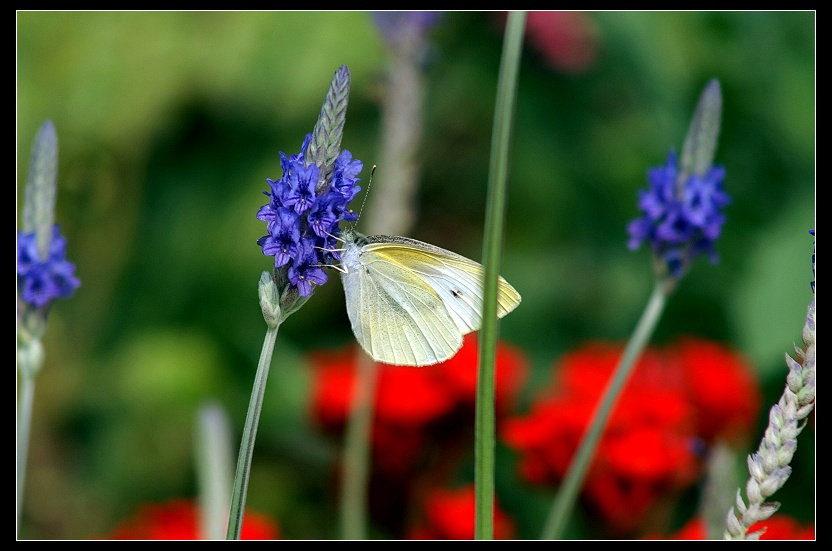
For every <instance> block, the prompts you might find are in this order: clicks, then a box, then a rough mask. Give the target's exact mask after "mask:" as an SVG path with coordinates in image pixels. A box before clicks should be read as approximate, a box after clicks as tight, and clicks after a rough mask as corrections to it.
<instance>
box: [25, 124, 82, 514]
mask: <svg viewBox="0 0 832 551" xmlns="http://www.w3.org/2000/svg"><path fill="white" fill-rule="evenodd" d="M57 183H58V134H57V132H56V131H55V125H54V124H52V121H46V122H45V123H43V125H42V126H41V128H40V130H39V131H38V134H37V136H36V137H35V141H34V144H33V146H32V159H31V164H30V166H29V173H28V177H27V180H26V196H25V197H26V198H25V201H24V204H23V230H22V231H18V232H17V368H18V371H19V374H20V379H19V381H18V382H19V390H20V395H19V400H18V426H17V529H18V530H19V529H20V514H21V508H22V505H23V489H24V481H25V478H26V458H27V455H28V448H29V429H30V422H31V416H32V405H33V399H34V393H35V378H36V376H37V374H38V373H39V372H40V369H41V367H42V366H43V358H44V351H43V344H42V343H41V339H42V338H43V334H44V332H45V331H46V318H47V315H48V314H49V310H50V309H51V307H52V302H53V301H54V300H55V299H56V298H67V297H69V296H71V295H72V294H73V293H74V292H75V289H77V288H78V286H79V285H80V284H81V283H80V281H78V279H77V278H76V277H75V265H74V264H72V262H69V261H68V260H66V239H65V238H64V237H63V236H62V235H61V233H60V229H59V228H58V226H57V224H55V223H54V222H55V199H56V196H57V192H58V191H57V190H58V185H57Z"/></svg>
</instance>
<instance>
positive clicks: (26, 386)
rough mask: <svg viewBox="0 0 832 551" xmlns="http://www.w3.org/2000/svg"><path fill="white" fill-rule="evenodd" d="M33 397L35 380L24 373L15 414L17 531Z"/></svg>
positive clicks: (18, 528) (24, 478)
mask: <svg viewBox="0 0 832 551" xmlns="http://www.w3.org/2000/svg"><path fill="white" fill-rule="evenodd" d="M34 397H35V378H34V377H33V376H30V375H28V374H26V373H24V374H22V377H21V380H20V401H19V409H18V412H17V530H18V531H20V515H21V511H22V509H23V488H24V483H23V482H24V481H25V480H26V458H27V456H28V455H29V430H30V427H31V424H32V404H33V402H34Z"/></svg>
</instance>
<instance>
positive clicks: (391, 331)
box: [342, 245, 462, 366]
mask: <svg viewBox="0 0 832 551" xmlns="http://www.w3.org/2000/svg"><path fill="white" fill-rule="evenodd" d="M353 246H355V245H353ZM362 249H363V250H362V252H361V254H360V257H359V258H358V262H357V263H352V265H351V267H350V269H349V270H348V271H347V273H344V274H342V280H343V283H344V292H345V294H346V298H347V301H346V302H347V315H348V316H349V318H350V323H351V324H352V330H353V333H354V334H355V338H356V340H358V342H359V344H360V345H361V347H362V348H364V350H365V351H367V353H368V354H370V356H372V357H373V359H375V360H376V361H379V362H383V363H387V364H393V365H414V366H423V365H431V364H435V363H439V362H442V361H444V360H446V359H448V358H450V357H451V356H453V355H454V354H456V353H457V351H458V350H459V349H460V348H461V347H462V334H461V333H460V331H459V329H458V328H457V325H456V323H455V322H454V320H453V319H452V318H451V315H450V314H449V312H448V310H447V308H446V307H445V304H444V301H443V299H442V297H441V296H440V294H439V293H438V292H437V291H435V290H434V289H433V288H431V286H430V285H428V284H427V283H426V282H425V281H424V280H422V279H421V278H420V277H419V276H417V275H416V274H414V273H413V272H412V271H411V270H409V269H408V268H407V267H406V266H407V263H406V262H405V264H402V263H401V262H397V261H393V260H391V259H390V258H388V257H387V256H386V255H382V254H375V252H374V251H372V250H368V249H367V246H365V247H363V248H362ZM354 252H355V251H354ZM403 254H405V255H406V254H407V252H406V251H405V252H403ZM347 255H349V252H348V253H347V254H346V255H345V258H346V257H347ZM404 260H405V261H406V260H407V259H404Z"/></svg>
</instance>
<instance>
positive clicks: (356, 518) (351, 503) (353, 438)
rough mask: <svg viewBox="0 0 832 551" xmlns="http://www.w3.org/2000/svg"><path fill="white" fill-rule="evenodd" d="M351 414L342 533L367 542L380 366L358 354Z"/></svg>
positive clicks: (342, 496)
mask: <svg viewBox="0 0 832 551" xmlns="http://www.w3.org/2000/svg"><path fill="white" fill-rule="evenodd" d="M357 363H358V372H357V375H356V385H355V390H354V391H353V392H354V394H353V398H352V411H351V412H350V416H349V421H348V424H347V432H346V436H345V441H344V472H343V477H342V480H343V487H342V490H341V534H342V538H343V539H345V540H363V539H366V537H367V535H366V526H367V508H368V505H367V481H368V478H369V476H368V475H369V470H370V447H371V441H372V439H371V437H370V426H371V424H372V420H373V403H374V400H373V398H374V397H375V388H376V379H377V374H378V366H377V365H376V363H375V362H374V361H373V360H372V358H370V357H369V356H367V355H366V354H364V353H363V352H362V353H359V355H358V358H357Z"/></svg>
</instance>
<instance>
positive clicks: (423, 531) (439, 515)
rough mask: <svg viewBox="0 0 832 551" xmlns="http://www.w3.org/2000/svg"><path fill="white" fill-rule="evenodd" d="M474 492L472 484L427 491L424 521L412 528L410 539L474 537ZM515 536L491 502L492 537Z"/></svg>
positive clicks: (499, 511)
mask: <svg viewBox="0 0 832 551" xmlns="http://www.w3.org/2000/svg"><path fill="white" fill-rule="evenodd" d="M475 512H476V511H475V494H474V486H473V484H471V485H468V486H465V487H462V488H459V489H457V490H445V489H437V490H433V491H431V492H429V493H428V494H427V497H426V498H425V503H424V522H423V523H422V524H420V525H419V526H417V527H416V528H413V529H411V531H410V532H409V534H408V538H407V539H411V540H466V539H468V540H470V539H474V522H475ZM513 537H514V522H513V521H512V520H511V519H510V518H509V517H508V515H506V513H505V512H503V510H502V509H500V508H499V506H498V505H497V504H496V503H495V504H494V539H496V540H505V539H512V538H513Z"/></svg>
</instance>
